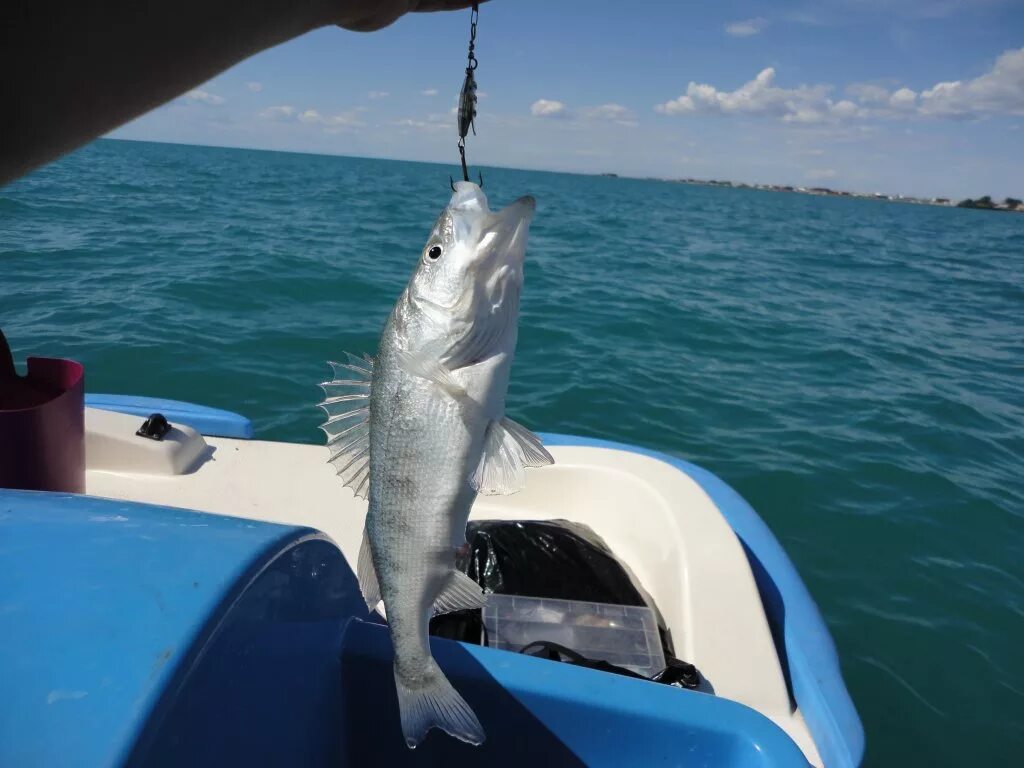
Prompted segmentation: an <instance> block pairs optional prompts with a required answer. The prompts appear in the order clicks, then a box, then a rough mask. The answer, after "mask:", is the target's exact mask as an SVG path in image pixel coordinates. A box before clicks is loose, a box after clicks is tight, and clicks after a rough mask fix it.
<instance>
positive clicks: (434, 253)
mask: <svg viewBox="0 0 1024 768" xmlns="http://www.w3.org/2000/svg"><path fill="white" fill-rule="evenodd" d="M427 258H428V259H430V260H431V261H437V260H438V259H440V258H441V246H440V245H432V246H430V248H429V249H427Z"/></svg>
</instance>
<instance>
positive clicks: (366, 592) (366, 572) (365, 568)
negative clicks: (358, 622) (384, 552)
mask: <svg viewBox="0 0 1024 768" xmlns="http://www.w3.org/2000/svg"><path fill="white" fill-rule="evenodd" d="M356 573H357V576H358V578H359V591H360V592H362V593H363V600H365V601H366V607H367V608H368V609H369V610H370V611H373V609H374V608H376V607H377V603H379V602H380V582H379V581H377V569H376V568H374V567H373V553H372V552H371V551H370V539H369V537H368V536H367V535H366V529H365V528H363V543H362V544H360V545H359V562H358V564H357V565H356Z"/></svg>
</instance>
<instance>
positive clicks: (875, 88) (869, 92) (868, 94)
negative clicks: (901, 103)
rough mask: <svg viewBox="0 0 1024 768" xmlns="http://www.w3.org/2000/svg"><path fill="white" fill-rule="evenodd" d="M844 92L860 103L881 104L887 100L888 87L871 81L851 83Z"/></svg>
mask: <svg viewBox="0 0 1024 768" xmlns="http://www.w3.org/2000/svg"><path fill="white" fill-rule="evenodd" d="M846 92H847V93H848V94H850V95H851V96H853V97H854V98H855V99H857V100H858V101H859V102H861V103H862V104H883V103H885V102H888V101H889V89H888V88H883V87H882V86H880V85H874V84H872V83H853V84H852V85H848V86H846Z"/></svg>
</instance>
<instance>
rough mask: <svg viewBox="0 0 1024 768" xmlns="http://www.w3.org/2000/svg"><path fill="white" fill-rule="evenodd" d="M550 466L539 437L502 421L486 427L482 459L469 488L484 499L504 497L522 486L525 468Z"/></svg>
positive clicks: (549, 455)
mask: <svg viewBox="0 0 1024 768" xmlns="http://www.w3.org/2000/svg"><path fill="white" fill-rule="evenodd" d="M554 463H555V460H554V459H553V458H551V454H550V453H548V452H547V451H546V450H545V449H544V445H543V444H542V443H541V441H540V438H539V437H537V436H536V435H535V434H533V432H531V431H530V430H528V429H527V428H526V427H524V426H522V425H521V424H517V423H516V422H514V421H512V419H510V418H508V417H505V418H503V419H502V420H501V421H492V422H491V423H490V424H488V425H487V434H486V436H485V437H484V451H483V455H482V456H481V457H480V463H479V464H478V465H477V468H476V471H475V472H474V473H473V475H472V476H471V477H470V478H469V484H470V485H472V486H473V488H474V489H475V490H476V491H478V492H479V493H482V494H483V495H484V496H499V495H507V494H510V493H515V492H516V491H521V490H522V489H523V487H524V486H525V485H526V468H527V467H544V466H547V465H548V464H554Z"/></svg>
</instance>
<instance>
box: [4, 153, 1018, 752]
mask: <svg viewBox="0 0 1024 768" xmlns="http://www.w3.org/2000/svg"><path fill="white" fill-rule="evenodd" d="M448 172H449V169H448V168H443V167H440V166H432V165H426V164H416V163H400V162H389V161H377V160H356V159H351V158H341V157H320V156H312V155H296V154H284V153H268V152H255V151H247V150H228V149H211V148H197V147H181V146H169V145H155V144H134V143H124V142H111V141H101V142H98V143H96V144H93V145H92V146H90V147H87V148H86V149H84V150H82V151H80V152H78V153H77V154H75V155H73V156H71V157H68V158H65V159H64V160H61V161H60V162H58V163H56V164H54V165H52V166H50V167H48V168H45V169H43V170H41V171H38V172H37V173H35V174H34V175H33V176H31V177H29V178H27V179H24V180H22V181H19V182H17V183H16V184H14V185H11V186H9V187H7V188H4V189H0V327H2V328H3V329H4V331H5V332H6V333H7V335H8V337H9V339H10V340H11V342H12V346H13V348H14V350H15V354H16V355H17V356H18V357H23V356H24V355H25V354H26V353H29V352H33V353H37V354H46V355H66V356H71V357H75V358H77V359H79V360H82V361H83V362H84V363H85V364H86V366H87V382H88V388H89V389H90V390H92V391H104V392H125V393H137V394H146V395H157V396H166V397H172V398H179V399H184V400H194V401H199V402H203V403H206V404H209V405H214V406H220V407H224V408H229V409H233V410H237V411H241V412H243V413H245V414H248V415H249V416H251V417H252V418H253V419H254V421H255V424H256V428H257V431H258V434H259V436H260V437H263V438H267V439H277V440H294V441H304V442H316V441H319V440H320V433H319V431H318V430H317V429H316V425H317V423H318V422H319V418H318V416H319V413H318V411H317V409H315V408H314V407H313V404H314V403H315V402H316V401H317V399H318V395H319V390H318V389H316V387H315V386H314V385H315V383H316V382H317V381H320V380H321V379H323V378H324V377H325V375H326V374H327V372H328V369H327V367H326V366H325V365H324V363H323V361H324V360H327V359H332V358H337V356H338V355H339V354H340V352H341V351H342V350H350V351H354V352H364V351H365V352H372V351H373V350H374V348H375V343H376V337H377V334H378V333H379V331H380V328H381V326H382V324H383V322H384V319H385V317H386V315H387V313H388V311H389V309H390V306H391V304H392V302H393V301H394V299H395V298H396V296H397V295H398V293H399V292H400V291H401V290H402V287H403V285H404V283H405V281H406V279H407V277H408V274H409V272H410V270H411V268H412V266H413V264H414V262H415V260H416V259H417V258H418V255H419V251H420V248H421V247H422V244H423V242H424V240H425V238H426V235H427V232H428V230H429V228H430V226H431V224H432V222H433V220H434V218H435V217H436V215H437V213H438V211H439V210H440V209H441V208H442V207H443V205H444V204H445V202H446V200H447V196H448V189H447V184H448V176H447V174H448ZM484 177H485V182H486V190H487V192H488V193H489V194H490V196H491V199H492V202H493V203H495V204H504V203H506V202H508V201H510V200H511V199H513V198H514V197H517V196H519V195H521V194H525V193H530V194H533V195H535V196H536V197H537V199H538V213H537V217H536V220H535V223H534V226H533V228H532V234H531V247H530V250H529V254H528V266H527V273H526V288H525V293H524V298H523V313H522V320H521V324H520V341H519V353H518V357H517V360H516V366H515V369H514V371H513V380H512V384H511V388H510V394H509V410H510V412H511V414H512V416H513V417H514V418H516V419H519V420H521V421H523V422H524V423H525V424H527V425H529V426H531V427H532V428H534V429H538V430H545V431H559V432H570V433H577V434H583V435H593V436H598V437H605V438H611V439H617V440H623V441H627V442H633V443H638V444H642V445H644V446H648V447H650V448H655V449H660V450H664V451H668V452H671V453H675V454H678V455H680V456H683V457H685V458H687V459H690V460H692V461H695V462H697V463H699V464H702V465H704V466H706V467H708V468H709V469H711V470H712V471H714V472H716V473H717V474H719V475H720V476H721V477H723V478H724V479H725V480H727V481H728V482H730V483H731V484H733V485H734V486H735V487H736V488H737V489H738V490H739V491H740V492H741V493H742V494H743V495H744V496H746V498H747V499H748V500H749V501H750V502H751V503H752V504H753V506H754V507H755V508H756V509H757V510H758V511H759V512H760V513H761V515H762V516H763V517H764V518H765V519H766V520H767V522H768V523H769V525H770V526H771V527H772V529H773V530H774V531H775V532H776V534H777V535H778V537H779V538H780V540H781V541H782V542H783V544H784V545H785V547H786V549H787V550H788V551H789V553H790V555H791V556H792V558H793V560H794V561H795V562H796V564H797V566H798V568H799V570H800V572H801V574H802V575H803V576H804V578H805V580H806V581H807V584H808V586H809V587H810V590H811V592H812V593H813V594H814V596H815V598H816V599H817V601H818V603H819V605H820V606H821V609H822V612H823V614H824V615H825V618H826V619H827V621H828V623H829V626H830V627H831V629H832V631H833V633H834V635H835V639H836V643H837V645H838V648H839V652H840V656H841V658H842V663H843V669H844V673H845V675H846V679H847V682H848V684H849V687H850V690H851V693H852V695H853V697H854V700H855V701H856V703H857V705H858V708H859V710H860V713H861V716H862V718H863V720H864V724H865V728H866V730H867V740H868V753H867V761H866V764H867V765H875V766H896V765H900V766H904V765H943V766H947V765H948V766H961V765H1019V764H1021V761H1022V760H1024V757H1022V754H1024V653H1022V650H1021V649H1022V645H1024V565H1022V564H1024V537H1022V533H1024V480H1022V474H1024V473H1022V458H1024V394H1022V391H1024V216H1015V215H1010V214H1002V215H1000V214H992V213H988V212H984V211H966V210H955V209H952V210H951V209H940V208H931V207H917V206H910V205H900V204H892V203H884V202H876V201H868V200H850V199H827V198H814V197H807V196H800V195H791V194H780V193H770V192H758V191H753V190H750V191H747V190H727V189H714V188H704V187H691V186H684V185H677V184H668V183H660V182H649V181H634V180H627V179H609V178H600V177H584V176H573V175H564V174H549V173H536V172H526V171H512V170H498V169H494V170H488V169H484Z"/></svg>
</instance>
